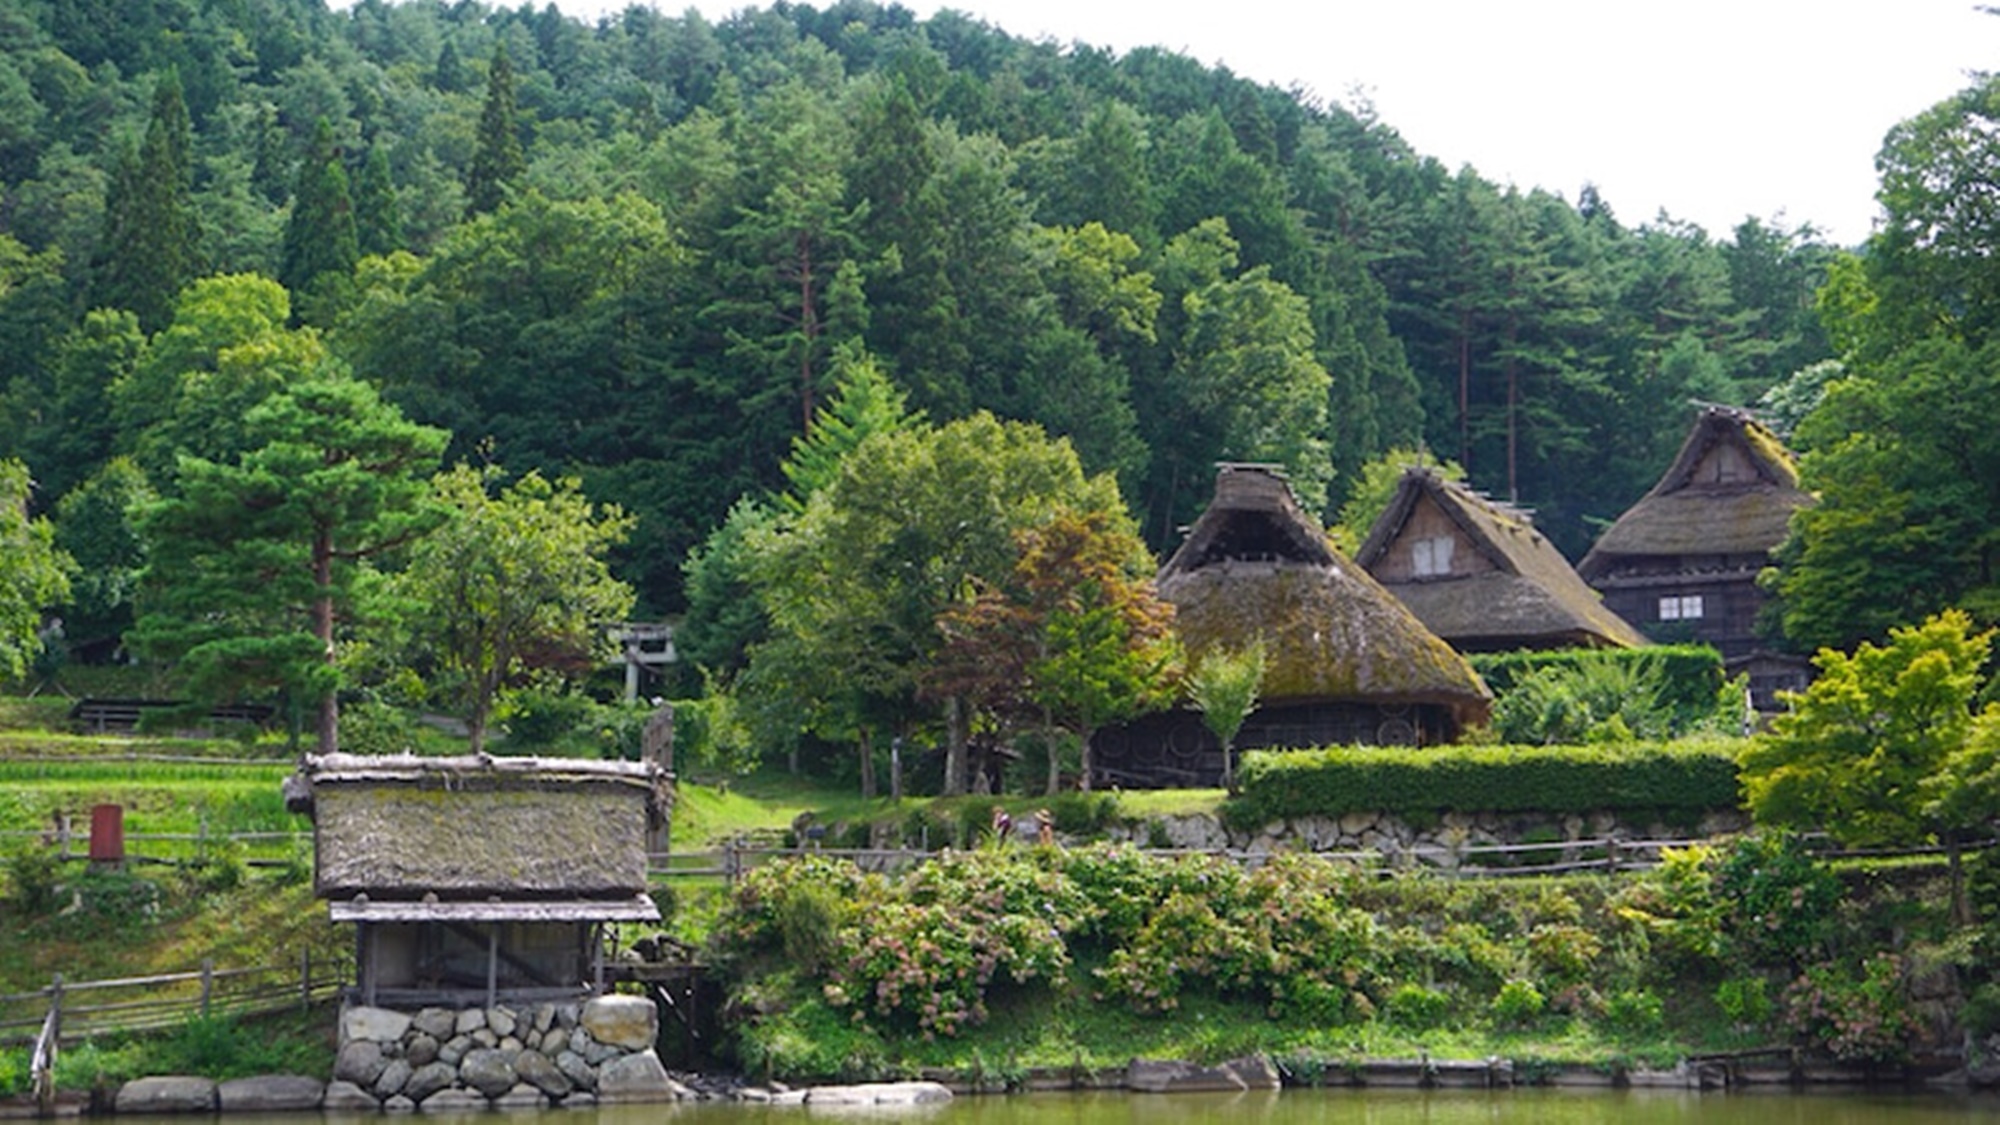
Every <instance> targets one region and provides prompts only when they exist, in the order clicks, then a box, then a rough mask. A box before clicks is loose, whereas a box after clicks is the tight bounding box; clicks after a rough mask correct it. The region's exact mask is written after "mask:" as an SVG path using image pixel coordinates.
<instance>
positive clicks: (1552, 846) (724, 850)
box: [647, 838, 1705, 883]
mask: <svg viewBox="0 0 2000 1125" xmlns="http://www.w3.org/2000/svg"><path fill="white" fill-rule="evenodd" d="M1704 842H1705V841H1703V840H1698V839H1690V840H1619V839H1610V838H1605V839H1589V840H1556V841H1551V842H1548V843H1534V844H1468V845H1463V846H1460V847H1457V848H1449V849H1447V848H1441V847H1440V848H1434V847H1424V848H1418V849H1408V850H1403V851H1392V852H1384V851H1374V850H1366V851H1322V852H1313V853H1310V854H1313V855H1316V856H1318V857H1320V858H1321V859H1329V860H1337V861H1341V862H1346V863H1351V864H1353V865H1355V866H1356V867H1361V868H1364V869H1367V870H1371V871H1379V872H1381V873H1383V874H1385V875H1388V874H1395V873H1399V872H1413V871H1429V872H1432V873H1435V874H1438V875H1442V876H1445V877H1448V878H1456V879H1493V878H1507V877H1513V876H1522V875H1559V874H1583V873H1589V872H1598V873H1603V874H1619V873H1624V872H1635V871H1646V870H1650V869H1652V868H1654V867H1658V866H1659V863H1660V852H1661V850H1662V849H1665V848H1685V847H1690V846H1692V845H1695V844H1699V843H1704ZM1010 846H1011V845H1010ZM1139 850H1140V851H1141V852H1142V853H1144V854H1146V855H1154V856H1162V857H1168V858H1172V857H1175V856H1188V855H1211V856H1218V857H1220V858H1223V859H1230V860H1234V861H1236V862H1237V863H1241V864H1243V865H1244V866H1246V867H1257V866H1260V865H1262V864H1264V863H1266V862H1268V861H1269V860H1270V859H1271V856H1272V854H1273V853H1271V852H1265V851H1244V850H1241V849H1235V848H1141V849H1139ZM937 854H938V853H937V852H935V851H927V850H924V849H920V848H822V847H814V846H811V845H808V846H806V847H804V848H780V847H772V846H769V845H764V844H724V845H722V846H721V847H719V848H712V849H708V850H703V851H691V852H674V853H672V854H667V853H656V854H654V855H651V856H649V857H647V858H648V861H649V862H648V873H649V874H650V875H651V876H652V877H653V878H655V879H722V880H724V881H725V882H730V883H734V882H736V881H737V880H739V879H741V878H742V877H743V875H744V873H745V872H747V871H749V870H750V869H751V868H754V867H756V866H758V865H760V864H764V863H769V862H771V861H772V860H776V859H783V858H797V857H800V856H807V855H816V856H825V857H827V858H829V859H844V860H848V861H849V862H852V863H853V864H854V865H855V866H857V867H860V868H861V869H862V870H864V871H875V872H894V871H902V870H906V869H908V868H910V867H914V866H916V865H917V864H920V863H923V862H924V861H926V860H928V859H931V858H933V857H935V856H936V855H937Z"/></svg>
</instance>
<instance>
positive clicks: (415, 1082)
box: [403, 1062, 458, 1104]
mask: <svg viewBox="0 0 2000 1125" xmlns="http://www.w3.org/2000/svg"><path fill="white" fill-rule="evenodd" d="M456 1081H458V1071H457V1069H455V1068H454V1067H452V1066H451V1065H450V1064H448V1063H441V1062H434V1063H426V1064H424V1065H423V1066H420V1067H418V1068H417V1069H416V1070H415V1071H412V1072H411V1074H410V1080H409V1081H408V1082H405V1083H403V1096H404V1097H407V1098H409V1099H410V1100H411V1101H413V1102H417V1103H418V1104H422V1103H423V1101H424V1100H425V1099H427V1098H429V1097H430V1096H431V1095H432V1094H435V1093H437V1092H438V1091H439V1090H445V1089H449V1088H450V1087H451V1085H452V1083H454V1082H456Z"/></svg>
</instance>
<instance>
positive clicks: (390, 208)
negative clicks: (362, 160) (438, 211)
mask: <svg viewBox="0 0 2000 1125" xmlns="http://www.w3.org/2000/svg"><path fill="white" fill-rule="evenodd" d="M354 233H355V234H356V235H357V236H358V237H359V238H360V240H361V252H362V253H363V254H388V253H393V252H394V251H397V250H401V249H402V248H403V212H402V208H401V207H400V206H398V204H397V203H396V185H395V182H394V181H393V180H391V179H390V178H389V154H388V152H387V151H385V150H384V149H383V148H382V146H381V145H373V146H370V148H369V149H368V163H367V164H364V165H362V168H361V190H360V191H358V192H356V193H355V196H354Z"/></svg>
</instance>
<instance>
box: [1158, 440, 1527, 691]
mask: <svg viewBox="0 0 2000 1125" xmlns="http://www.w3.org/2000/svg"><path fill="white" fill-rule="evenodd" d="M1158 585H1159V591H1160V596H1161V597H1163V598H1165V599H1166V600H1167V601H1170V602H1172V603H1173V604H1174V606H1175V626H1176V628H1177V629H1178V630H1179V631H1180V634H1181V639H1182V641H1183V642H1184V643H1185V644H1186V645H1187V648H1188V653H1189V656H1190V657H1193V658H1197V659H1198V658H1199V657H1200V656H1201V654H1202V653H1203V652H1204V651H1206V650H1208V649H1210V648H1212V647H1215V646H1219V645H1226V646H1230V647H1241V646H1245V645H1248V644H1250V643H1252V642H1254V641H1255V640H1257V639H1258V638H1259V637H1262V638H1263V640H1264V643H1265V646H1266V666H1265V673H1264V684H1263V692H1262V694H1263V697H1264V699H1265V701H1266V703H1267V704H1270V703H1277V702H1280V701H1319V700H1351V701H1365V702H1381V703H1408V702H1425V703H1440V704H1445V705H1447V706H1450V707H1452V708H1454V709H1455V710H1456V711H1458V712H1459V714H1460V715H1461V718H1462V719H1465V720H1471V719H1474V718H1476V717H1478V716H1480V715H1483V714H1484V712H1485V710H1486V707H1487V705H1488V703H1489V702H1490V700H1491V697H1490V696H1489V695H1488V693H1487V691H1486V687H1485V685H1484V684H1482V683H1481V682H1480V680H1479V676H1478V674H1477V673H1475V672H1474V671H1473V670H1472V668H1471V666H1470V665H1468V664H1466V662H1465V659H1464V658H1463V657H1461V656H1459V655H1458V653H1456V652H1454V651H1453V650H1452V648H1451V646H1450V645H1447V644H1445V643H1444V642H1443V641H1442V640H1440V639H1438V637H1437V636H1436V635H1435V634H1433V633H1432V632H1431V631H1430V630H1428V629H1426V628H1424V626H1423V623H1422V622H1420V621H1418V620H1417V619H1416V617H1414V616H1412V615H1411V613H1410V611H1409V610H1408V609H1406V608H1404V606H1403V604H1402V603H1401V602H1398V601H1397V600H1396V599H1395V598H1394V597H1392V596H1391V595H1390V594H1389V592H1388V591H1387V590H1384V589H1383V588H1382V586H1381V585H1380V584H1379V583H1377V582H1376V581H1375V580H1374V579H1373V578H1371V577H1369V576H1368V572H1367V571H1365V570H1363V569H1361V568H1360V567H1359V566H1356V565H1355V564H1354V563H1353V562H1351V561H1350V560H1348V559H1347V558H1346V557H1345V556H1343V555H1341V554H1340V552H1339V551H1338V550H1336V549H1335V548H1334V546H1333V543H1332V541H1331V540H1330V539H1328V538H1327V535H1326V532H1325V530H1324V529H1322V528H1321V527H1320V526H1319V524H1318V522H1317V521H1315V520H1314V519H1312V517H1310V516H1308V515H1306V513H1305V512H1304V511H1303V510H1302V509H1301V508H1300V507H1299V506H1298V501H1297V500H1295V499H1294V498H1293V496H1292V492H1291V488H1290V486H1289V485H1287V484H1286V483H1285V480H1284V477H1283V476H1282V475H1280V474H1279V473H1278V472H1277V471H1276V470H1274V469H1272V468H1270V467H1268V466H1260V465H1224V466H1222V467H1221V471H1220V473H1219V475H1218V476H1217V478H1216V489H1215V498H1214V499H1213V500H1212V501H1211V502H1210V503H1209V506H1208V510H1207V511H1205V512H1203V513H1202V516H1201V518H1200V519H1199V520H1197V521H1196V522H1195V525H1194V527H1193V528H1192V529H1191V530H1190V531H1189V532H1188V537H1187V540H1186V541H1185V542H1184V543H1182V544H1181V548H1180V550H1178V551H1176V552H1174V556H1173V557H1172V558H1171V559H1169V560H1167V564H1166V566H1165V567H1163V568H1161V570H1160V576H1159V583H1158Z"/></svg>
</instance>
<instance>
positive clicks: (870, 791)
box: [861, 727, 875, 800]
mask: <svg viewBox="0 0 2000 1125" xmlns="http://www.w3.org/2000/svg"><path fill="white" fill-rule="evenodd" d="M861 796H862V797H863V798H865V799H867V800H874V798H875V732H873V731H871V730H869V729H868V728H867V727H862V728H861Z"/></svg>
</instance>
